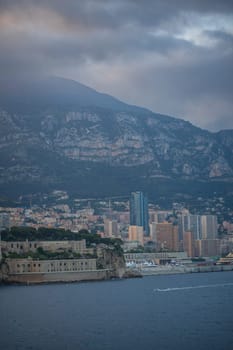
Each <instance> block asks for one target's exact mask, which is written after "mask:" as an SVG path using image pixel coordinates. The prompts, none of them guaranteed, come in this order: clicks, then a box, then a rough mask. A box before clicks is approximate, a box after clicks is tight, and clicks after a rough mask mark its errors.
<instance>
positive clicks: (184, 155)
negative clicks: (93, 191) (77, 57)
mask: <svg viewBox="0 0 233 350" xmlns="http://www.w3.org/2000/svg"><path fill="white" fill-rule="evenodd" d="M66 84H67V82H66ZM72 84H74V83H73V82H72ZM68 85H69V84H68ZM74 86H75V84H74ZM79 89H80V86H79ZM72 91H73V90H72ZM88 91H89V90H88ZM93 94H94V96H95V99H94V100H93V98H92V97H90V100H89V102H87V101H85V103H83V104H82V103H81V102H80V101H79V102H78V103H76V99H75V98H74V100H72V101H69V103H67V102H64V103H62V101H60V100H59V101H58V102H57V104H56V101H55V100H54V99H55V97H54V96H53V97H51V100H52V101H53V102H52V103H47V104H41V105H40V106H38V105H37V107H36V108H33V106H31V105H30V101H29V102H28V105H27V104H26V102H25V101H24V100H23V102H24V104H20V107H17V104H16V105H15V107H14V108H13V107H12V105H13V106H14V101H13V102H11V104H9V103H8V104H6V103H5V104H4V103H3V102H1V101H0V103H1V106H0V125H1V130H0V170H1V172H0V185H2V186H5V185H7V184H9V186H10V184H12V183H14V184H15V183H18V184H19V185H20V183H24V184H27V183H29V184H31V185H33V184H39V185H42V184H44V185H48V186H49V185H50V184H56V185H57V186H59V184H60V185H61V186H63V185H64V184H65V183H66V181H73V180H70V176H71V173H72V174H76V175H75V176H76V179H77V178H78V176H83V175H84V174H85V172H86V171H88V169H92V166H94V167H95V169H97V168H98V165H99V166H100V167H99V168H98V170H95V171H93V175H95V176H97V175H99V176H101V175H102V176H104V174H103V172H102V174H101V167H103V166H107V167H108V168H111V169H112V170H111V171H112V172H114V173H115V174H116V173H117V172H118V171H119V169H121V170H120V171H121V175H120V176H122V171H123V172H124V173H125V174H127V172H128V171H131V172H132V171H133V169H135V177H137V176H140V177H143V176H144V177H145V176H146V177H147V178H173V179H174V178H177V177H178V178H183V179H198V180H210V179H217V178H232V177H233V151H232V150H233V134H232V131H231V130H230V131H225V132H224V131H223V132H220V133H216V134H214V133H210V132H208V131H205V130H201V129H199V128H197V127H195V126H193V125H191V124H190V123H188V122H185V121H183V120H180V119H175V118H171V117H167V116H161V115H158V114H155V113H152V112H150V111H147V110H145V109H141V108H137V107H134V106H128V105H125V104H123V103H121V102H118V101H117V100H114V103H112V102H111V98H110V102H109V100H108V98H109V97H108V98H107V100H108V103H105V104H104V103H103V101H102V100H101V101H99V100H98V98H97V97H98V93H96V92H93ZM73 95H75V94H74V93H73ZM73 95H72V96H73ZM59 96H60V95H59ZM59 96H58V97H59ZM96 96H97V97H96ZM101 98H102V99H103V96H102V94H101ZM34 99H35V98H34ZM34 99H33V98H32V100H33V101H34ZM96 101H97V102H96ZM105 102H106V101H105ZM111 103H112V105H111ZM25 104H26V107H27V108H26V107H25ZM88 104H89V105H88ZM102 105H104V107H103V106H102ZM17 108H18V109H19V110H20V112H17V111H16V110H17ZM137 168H140V169H141V170H140V174H139V173H137V170H136V169H137ZM122 169H123V170H122ZM92 170H93V169H92ZM96 171H97V173H98V174H97V173H96ZM84 176H85V175H84ZM64 186H65V185H64ZM64 186H63V187H64Z"/></svg>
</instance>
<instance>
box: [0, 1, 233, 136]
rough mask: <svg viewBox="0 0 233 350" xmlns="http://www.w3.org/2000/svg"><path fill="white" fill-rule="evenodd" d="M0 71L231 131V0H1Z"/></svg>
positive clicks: (232, 42) (232, 30)
mask: <svg viewBox="0 0 233 350" xmlns="http://www.w3.org/2000/svg"><path fill="white" fill-rule="evenodd" d="M0 47H1V55H0V75H1V77H3V78H6V79H7V78H8V77H9V76H14V77H15V76H18V75H22V76H25V75H26V76H28V75H31V74H36V73H37V74H49V75H51V74H55V75H59V76H63V77H67V78H72V79H74V80H79V81H81V82H83V83H85V84H86V85H90V86H92V87H94V88H96V89H97V90H100V91H104V92H107V93H110V94H113V95H114V96H116V97H118V98H120V99H122V100H124V101H126V102H128V103H133V104H138V105H141V106H145V107H148V108H150V109H152V110H153V111H155V112H160V113H164V114H169V115H174V116H177V117H181V118H183V119H186V120H189V121H191V122H192V123H194V124H195V125H198V126H200V127H203V128H207V129H210V130H213V131H215V130H219V129H223V128H233V116H232V111H233V102H232V92H233V86H232V85H233V79H232V78H233V77H232V75H233V3H232V2H230V1H217V0H205V1H201V0H200V1H198V0H195V1H185V0H171V1H164V0H163V1H162V0H161V1H154V0H145V1H140V0H118V1H115V0H109V1H108V0H85V1H81V0H80V1H79V0H76V1H71V0H66V1H62V0H56V1H49V2H48V1H43V0H41V1H27V0H17V1H16V0H15V1H14V0H11V1H0Z"/></svg>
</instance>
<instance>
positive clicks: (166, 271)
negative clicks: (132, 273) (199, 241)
mask: <svg viewBox="0 0 233 350" xmlns="http://www.w3.org/2000/svg"><path fill="white" fill-rule="evenodd" d="M138 271H140V273H141V274H142V276H152V275H173V274H184V273H205V272H225V271H233V265H210V266H197V265H195V266H158V267H152V268H142V269H140V270H138Z"/></svg>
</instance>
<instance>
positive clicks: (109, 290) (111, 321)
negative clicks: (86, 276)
mask: <svg viewBox="0 0 233 350" xmlns="http://www.w3.org/2000/svg"><path fill="white" fill-rule="evenodd" d="M232 344H233V272H222V273H206V274H189V275H173V276H150V277H144V278H143V279H132V280H124V281H108V282H92V283H77V284H55V285H41V286H1V287H0V349H3V350H7V349H12V350H13V349H14V350H15V349H38V350H42V349H43V350H47V349H48V350H49V349H62V350H66V349H72V350H73V349H75V350H92V349H93V350H104V349H110V350H111V349H117V350H124V349H134V350H137V349H138V350H139V349H140V350H141V349H156V350H166V349H172V350H175V349H180V350H182V349H189V350H190V349H195V350H202V349H205V350H206V349H208V350H215V349H216V350H220V349H231V348H232V347H231V346H232ZM207 346H208V348H207Z"/></svg>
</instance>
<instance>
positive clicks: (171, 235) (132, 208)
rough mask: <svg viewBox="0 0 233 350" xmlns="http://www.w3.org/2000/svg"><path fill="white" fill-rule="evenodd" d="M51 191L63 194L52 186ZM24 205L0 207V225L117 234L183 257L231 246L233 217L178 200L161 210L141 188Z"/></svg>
mask: <svg viewBox="0 0 233 350" xmlns="http://www.w3.org/2000/svg"><path fill="white" fill-rule="evenodd" d="M55 195H56V196H60V197H59V200H60V202H61V201H62V199H67V198H66V194H65V193H63V192H61V191H57V192H56V193H55ZM59 200H58V201H57V203H56V204H52V205H42V206H39V205H31V206H28V207H20V206H19V207H1V208H0V227H1V230H4V229H10V228H11V227H32V228H35V229H38V228H40V227H45V228H56V229H64V230H68V231H72V232H76V233H77V232H79V231H80V230H87V231H89V232H91V233H93V234H98V235H99V236H101V237H107V238H119V239H121V240H122V242H123V245H122V247H123V250H124V252H125V253H127V252H147V253H148V252H154V253H156V252H157V253H159V252H185V253H186V254H187V257H189V258H201V257H221V256H225V255H227V254H228V253H230V252H231V251H232V250H233V222H232V221H231V220H229V221H227V220H222V221H221V222H220V220H219V217H218V216H217V215H213V214H210V213H208V214H205V213H203V214H201V213H198V214H197V213H195V214H194V213H192V212H190V210H188V209H187V208H184V207H183V206H182V205H179V204H178V203H174V204H173V207H172V208H171V209H170V210H161V209H160V208H158V206H156V205H153V204H151V203H148V199H147V196H146V195H144V193H142V192H139V191H138V192H133V193H131V195H130V196H129V198H128V199H126V200H119V199H113V200H102V201H97V202H95V204H94V205H93V203H92V202H91V201H89V200H79V201H78V200H76V207H74V206H73V207H71V206H70V205H69V204H64V203H61V204H59Z"/></svg>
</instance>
